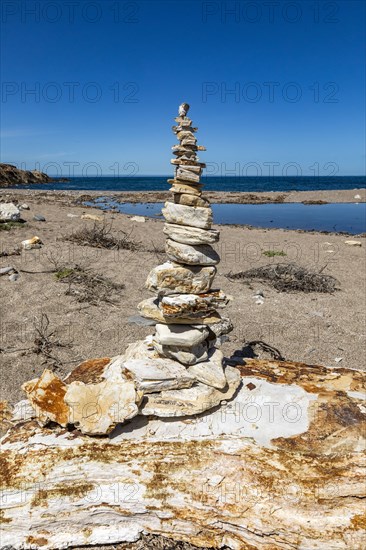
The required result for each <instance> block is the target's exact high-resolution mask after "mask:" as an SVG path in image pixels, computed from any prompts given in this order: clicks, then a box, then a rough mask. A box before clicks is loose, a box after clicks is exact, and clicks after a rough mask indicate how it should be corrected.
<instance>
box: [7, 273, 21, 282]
mask: <svg viewBox="0 0 366 550" xmlns="http://www.w3.org/2000/svg"><path fill="white" fill-rule="evenodd" d="M19 277H20V275H19V273H12V274H11V275H9V281H10V282H12V283H15V281H17V280H18V279H19Z"/></svg>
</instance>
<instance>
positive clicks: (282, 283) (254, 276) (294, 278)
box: [226, 263, 338, 294]
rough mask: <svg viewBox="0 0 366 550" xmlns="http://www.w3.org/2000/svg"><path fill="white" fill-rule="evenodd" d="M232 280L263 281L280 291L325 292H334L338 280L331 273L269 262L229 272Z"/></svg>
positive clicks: (229, 277)
mask: <svg viewBox="0 0 366 550" xmlns="http://www.w3.org/2000/svg"><path fill="white" fill-rule="evenodd" d="M323 269H324V268H323ZM226 277H227V278H228V279H230V280H232V281H261V282H263V283H268V284H270V285H271V286H272V287H273V288H275V289H276V290H278V291H279V292H306V293H308V292H323V293H328V294H333V292H334V291H335V290H338V288H337V284H338V281H337V279H335V278H334V277H332V276H331V275H324V274H323V273H322V270H320V271H319V272H316V271H311V270H310V269H306V268H305V267H301V266H298V265H296V264H286V263H281V264H269V265H264V266H261V267H255V268H253V269H248V270H246V271H239V272H238V273H231V272H230V273H228V274H227V275H226Z"/></svg>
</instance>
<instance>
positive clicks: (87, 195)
mask: <svg viewBox="0 0 366 550" xmlns="http://www.w3.org/2000/svg"><path fill="white" fill-rule="evenodd" d="M203 193H204V196H205V198H207V199H209V200H210V201H211V202H212V203H216V204H223V203H229V204H271V203H290V202H291V203H293V202H302V203H305V204H325V203H342V202H344V203H357V202H366V189H339V190H329V191H290V192H281V191H270V192H265V191H263V192H257V193H254V192H253V193H251V192H226V191H204V192H203ZM12 197H14V200H21V199H24V200H25V199H26V198H27V197H29V198H40V199H41V198H44V199H46V200H47V199H52V200H53V201H61V202H63V203H68V204H75V203H79V204H80V203H81V202H84V201H87V200H89V199H90V200H93V199H95V198H97V197H109V198H111V197H113V198H114V199H115V200H117V201H118V202H121V203H124V202H133V203H138V202H140V203H147V202H153V203H155V202H165V201H167V200H171V193H170V192H169V190H168V189H167V191H87V190H86V191H83V190H79V191H74V190H39V189H24V188H23V189H14V188H9V187H8V188H3V189H0V200H9V199H12ZM358 197H360V198H358Z"/></svg>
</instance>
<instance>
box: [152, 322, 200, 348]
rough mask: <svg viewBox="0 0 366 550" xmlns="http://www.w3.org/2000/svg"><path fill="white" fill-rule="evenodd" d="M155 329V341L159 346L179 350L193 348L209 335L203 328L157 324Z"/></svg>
mask: <svg viewBox="0 0 366 550" xmlns="http://www.w3.org/2000/svg"><path fill="white" fill-rule="evenodd" d="M155 329H156V332H155V339H156V340H157V341H158V342H159V343H160V344H161V345H166V346H177V347H179V348H194V347H196V346H198V345H199V344H201V343H202V342H204V341H205V340H206V338H207V337H208V335H209V331H208V329H206V328H205V327H201V328H193V327H190V326H182V325H164V324H157V325H156V327H155Z"/></svg>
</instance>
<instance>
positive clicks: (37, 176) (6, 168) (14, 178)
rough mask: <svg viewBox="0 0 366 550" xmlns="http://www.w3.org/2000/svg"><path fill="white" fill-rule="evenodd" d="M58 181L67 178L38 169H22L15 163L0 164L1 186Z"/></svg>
mask: <svg viewBox="0 0 366 550" xmlns="http://www.w3.org/2000/svg"><path fill="white" fill-rule="evenodd" d="M56 181H66V180H65V179H63V178H62V179H59V178H57V179H54V178H51V177H50V176H48V175H47V174H45V173H44V172H39V171H38V170H20V169H19V168H17V167H16V166H14V165H13V164H2V163H1V164H0V187H11V186H12V185H18V184H22V183H23V184H28V183H52V182H56Z"/></svg>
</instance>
